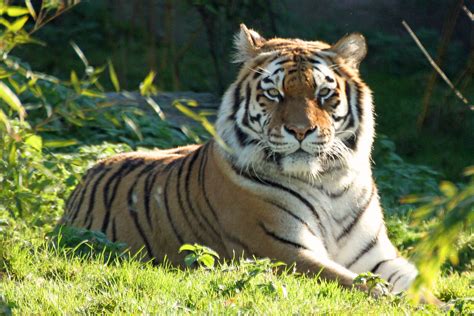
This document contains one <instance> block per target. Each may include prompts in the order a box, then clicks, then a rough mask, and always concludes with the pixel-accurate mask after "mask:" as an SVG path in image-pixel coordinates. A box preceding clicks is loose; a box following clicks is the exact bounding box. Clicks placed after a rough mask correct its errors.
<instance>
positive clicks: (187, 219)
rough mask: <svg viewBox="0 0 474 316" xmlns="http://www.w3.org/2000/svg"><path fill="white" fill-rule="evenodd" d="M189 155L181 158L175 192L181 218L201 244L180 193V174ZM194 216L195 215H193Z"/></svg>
mask: <svg viewBox="0 0 474 316" xmlns="http://www.w3.org/2000/svg"><path fill="white" fill-rule="evenodd" d="M190 156H191V155H187V156H185V157H183V159H182V160H181V164H180V165H179V167H178V176H177V178H176V194H177V199H178V206H179V208H180V209H181V213H182V214H183V218H184V219H185V220H186V223H188V226H189V229H190V232H191V233H192V234H193V235H194V236H195V237H196V239H197V242H198V243H200V244H202V243H203V242H202V240H201V238H200V235H199V232H198V231H197V230H196V229H195V227H194V225H193V224H192V223H191V220H190V218H189V216H188V214H187V213H188V212H187V210H186V208H185V207H184V200H183V195H182V194H181V187H182V184H183V182H184V181H182V179H181V178H182V176H183V171H184V166H185V165H186V162H187V161H188V159H189V157H190ZM194 217H196V216H195V215H194Z"/></svg>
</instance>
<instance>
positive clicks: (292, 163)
mask: <svg viewBox="0 0 474 316" xmlns="http://www.w3.org/2000/svg"><path fill="white" fill-rule="evenodd" d="M279 165H280V168H281V171H282V172H283V173H284V174H288V175H291V176H297V177H301V176H303V177H307V176H310V177H312V176H316V175H317V174H319V173H321V172H323V171H324V166H323V163H322V161H321V159H320V156H319V155H317V154H309V153H307V152H305V151H302V150H298V151H296V152H294V153H292V154H290V155H287V156H283V157H282V158H281V160H280V163H279Z"/></svg>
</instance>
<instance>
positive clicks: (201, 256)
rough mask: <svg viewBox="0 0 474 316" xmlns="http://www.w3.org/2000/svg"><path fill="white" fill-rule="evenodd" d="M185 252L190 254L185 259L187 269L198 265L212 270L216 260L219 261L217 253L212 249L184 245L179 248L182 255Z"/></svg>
mask: <svg viewBox="0 0 474 316" xmlns="http://www.w3.org/2000/svg"><path fill="white" fill-rule="evenodd" d="M183 251H188V252H190V253H189V254H187V255H186V257H184V263H185V264H186V266H187V267H192V266H194V265H195V264H197V265H199V266H200V267H206V268H208V269H212V268H213V267H214V263H215V259H216V258H217V259H219V255H218V254H217V252H215V251H214V250H212V249H211V248H208V247H205V246H201V245H198V244H194V245H190V244H184V245H182V246H181V247H180V248H179V252H180V253H181V252H183Z"/></svg>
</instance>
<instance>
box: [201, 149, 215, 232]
mask: <svg viewBox="0 0 474 316" xmlns="http://www.w3.org/2000/svg"><path fill="white" fill-rule="evenodd" d="M210 147H211V146H210V145H207V146H206V148H205V150H206V151H205V158H206V159H205V160H203V164H202V170H201V171H202V176H201V190H202V192H203V196H204V200H205V201H206V205H207V207H208V208H209V210H210V211H211V214H212V215H213V216H214V220H215V221H216V222H217V223H219V218H218V217H217V212H216V211H215V210H214V208H213V207H212V205H211V202H210V200H209V196H208V194H207V190H206V179H205V178H204V176H205V175H206V169H207V168H206V167H207V162H208V157H209V153H208V150H209V148H210Z"/></svg>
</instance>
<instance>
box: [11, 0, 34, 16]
mask: <svg viewBox="0 0 474 316" xmlns="http://www.w3.org/2000/svg"><path fill="white" fill-rule="evenodd" d="M26 2H28V1H26ZM27 5H28V4H27ZM30 5H31V3H30ZM29 13H30V10H29V9H28V8H23V7H16V6H9V7H8V8H7V14H8V15H9V16H22V15H25V14H29Z"/></svg>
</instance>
